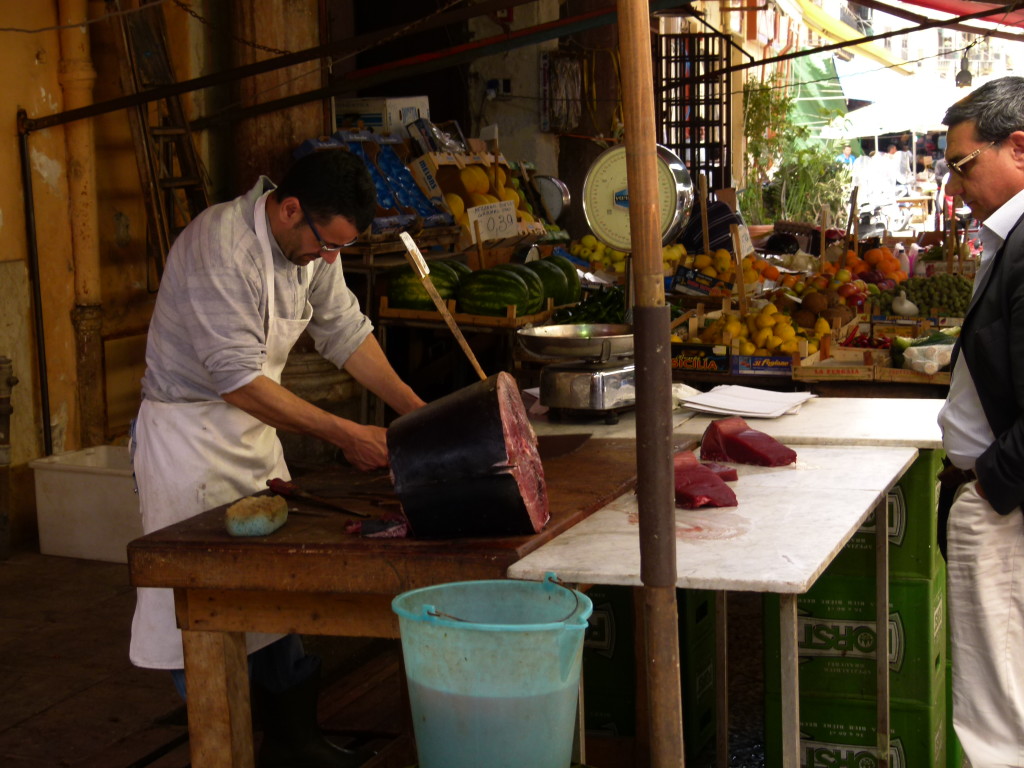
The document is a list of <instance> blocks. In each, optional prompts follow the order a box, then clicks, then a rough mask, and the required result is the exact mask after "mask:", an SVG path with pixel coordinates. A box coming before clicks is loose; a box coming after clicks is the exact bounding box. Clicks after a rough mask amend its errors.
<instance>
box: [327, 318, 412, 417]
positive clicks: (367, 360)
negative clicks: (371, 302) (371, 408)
mask: <svg viewBox="0 0 1024 768" xmlns="http://www.w3.org/2000/svg"><path fill="white" fill-rule="evenodd" d="M345 370H346V371H348V372H349V374H351V375H352V378H354V379H355V380H356V381H358V382H359V383H360V384H362V385H363V386H364V387H366V388H367V389H368V390H370V391H371V392H373V393H374V394H375V395H377V397H379V398H380V399H381V400H383V401H384V402H385V403H387V404H388V405H390V406H391V407H392V408H394V409H395V410H396V411H398V413H400V414H404V413H408V412H409V411H414V410H416V409H417V408H422V407H423V406H424V405H426V403H425V402H424V401H423V400H421V399H420V397H419V395H417V394H416V393H415V392H413V391H412V388H411V387H410V386H409V385H408V384H406V383H405V382H404V381H402V380H401V379H400V378H399V376H398V374H397V373H395V369H394V368H392V367H391V363H389V362H388V359H387V357H386V356H385V355H384V350H383V349H381V347H380V344H379V343H378V341H377V338H376V337H375V336H373V334H370V335H369V336H367V337H366V338H365V339H363V341H362V343H361V344H360V345H359V346H358V347H356V350H355V352H353V353H352V354H351V355H349V357H348V359H347V360H346V361H345Z"/></svg>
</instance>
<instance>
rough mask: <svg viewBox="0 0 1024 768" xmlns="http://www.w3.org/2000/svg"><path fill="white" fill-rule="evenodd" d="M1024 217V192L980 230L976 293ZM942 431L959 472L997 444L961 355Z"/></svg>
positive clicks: (942, 416)
mask: <svg viewBox="0 0 1024 768" xmlns="http://www.w3.org/2000/svg"><path fill="white" fill-rule="evenodd" d="M1022 215H1024V190H1022V191H1020V192H1018V193H1017V194H1016V195H1014V196H1013V197H1011V198H1010V199H1009V200H1007V201H1006V202H1005V203H1003V205H1002V206H1001V207H1000V208H999V209H998V210H997V211H996V212H995V213H993V214H992V215H991V216H989V217H988V218H987V219H986V220H985V223H984V225H983V226H982V228H981V244H982V250H981V260H980V261H979V263H978V270H977V272H976V273H975V275H974V291H975V293H977V291H978V288H979V287H980V286H981V285H982V284H983V283H984V280H985V278H986V276H987V272H988V270H989V268H990V267H991V266H992V257H993V256H994V255H995V254H996V252H998V250H999V249H1000V248H1001V247H1002V245H1003V241H1004V240H1006V236H1007V235H1008V234H1010V230H1011V229H1012V228H1013V225H1014V224H1016V223H1017V220H1018V219H1019V218H1020V217H1021V216H1022ZM938 421H939V428H940V429H941V430H942V447H943V448H944V449H945V451H946V456H948V457H949V460H950V461H951V462H953V464H954V465H955V466H957V467H959V468H960V469H974V462H975V461H976V460H977V458H978V457H979V456H980V455H981V454H982V453H984V452H985V450H986V449H987V448H988V447H989V446H990V445H992V443H994V442H995V439H996V438H995V435H994V434H992V428H991V427H990V426H989V424H988V419H987V418H986V417H985V410H984V409H983V408H982V407H981V400H979V399H978V390H977V388H976V387H975V386H974V380H973V379H972V378H971V372H970V371H969V370H968V368H967V362H966V361H965V360H964V356H963V355H962V354H960V355H958V356H957V359H956V365H955V366H954V368H953V375H952V377H951V380H950V385H949V395H948V396H947V397H946V404H945V405H943V406H942V410H941V411H939V419H938Z"/></svg>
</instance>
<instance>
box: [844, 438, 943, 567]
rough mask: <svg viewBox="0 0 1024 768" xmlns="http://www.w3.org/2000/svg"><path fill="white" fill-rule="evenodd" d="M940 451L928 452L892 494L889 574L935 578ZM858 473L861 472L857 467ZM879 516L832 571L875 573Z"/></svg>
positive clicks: (855, 537)
mask: <svg viewBox="0 0 1024 768" xmlns="http://www.w3.org/2000/svg"><path fill="white" fill-rule="evenodd" d="M944 455H945V454H944V453H943V452H942V451H940V450H922V451H921V452H920V455H919V456H918V457H917V460H916V461H914V463H913V464H912V465H911V466H910V469H908V470H907V471H906V472H905V473H904V475H903V477H902V478H900V481H899V483H897V484H896V486H895V487H894V488H893V489H892V491H890V492H889V495H888V497H887V500H886V501H887V503H886V507H887V510H888V523H889V577H890V578H891V579H929V578H932V577H933V576H934V575H935V572H934V569H935V566H936V556H937V555H938V538H937V534H938V525H937V516H938V498H939V496H938V482H939V481H938V478H937V475H938V474H939V471H940V470H941V469H942V457H943V456H944ZM853 471H856V470H853ZM874 567H875V516H874V514H872V515H871V517H869V518H868V520H867V521H866V522H865V523H864V525H862V526H861V527H860V528H859V529H858V531H857V532H856V533H855V534H854V535H853V537H852V538H851V539H850V541H848V542H847V544H846V546H845V547H843V549H842V551H840V553H839V554H838V555H836V558H835V560H833V561H832V564H831V565H830V566H829V572H830V573H833V574H844V575H848V576H863V575H864V574H866V573H873V572H874Z"/></svg>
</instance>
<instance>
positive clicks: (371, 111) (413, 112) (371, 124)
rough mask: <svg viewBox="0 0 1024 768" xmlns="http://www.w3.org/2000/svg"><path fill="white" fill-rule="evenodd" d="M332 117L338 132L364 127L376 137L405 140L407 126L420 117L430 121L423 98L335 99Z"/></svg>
mask: <svg viewBox="0 0 1024 768" xmlns="http://www.w3.org/2000/svg"><path fill="white" fill-rule="evenodd" d="M334 115H335V120H336V121H337V128H354V129H360V128H361V127H365V128H367V129H369V130H372V131H374V132H375V133H391V134H394V135H397V136H401V137H402V138H408V137H409V132H408V131H407V130H406V128H405V126H406V125H407V124H409V123H411V122H412V121H413V120H416V119H417V118H420V117H426V118H429V117H430V99H429V98H428V97H426V96H404V97H401V98H382V97H373V98H365V99H335V100H334ZM360 124H362V125H361V126H360Z"/></svg>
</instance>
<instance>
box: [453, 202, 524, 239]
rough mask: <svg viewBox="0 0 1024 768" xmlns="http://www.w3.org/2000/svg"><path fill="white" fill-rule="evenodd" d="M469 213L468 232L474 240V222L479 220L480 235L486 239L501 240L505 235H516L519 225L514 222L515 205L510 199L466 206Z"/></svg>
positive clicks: (517, 234)
mask: <svg viewBox="0 0 1024 768" xmlns="http://www.w3.org/2000/svg"><path fill="white" fill-rule="evenodd" d="M466 213H467V214H468V215H469V232H470V234H471V235H472V236H473V242H474V243H475V242H476V222H478V221H479V222H480V237H481V238H483V240H484V241H487V240H503V239H504V238H506V237H518V236H519V225H518V224H517V223H516V206H515V203H513V202H512V201H511V200H502V201H501V202H500V203H487V204H486V205H476V206H473V207H472V208H467V209H466Z"/></svg>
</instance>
